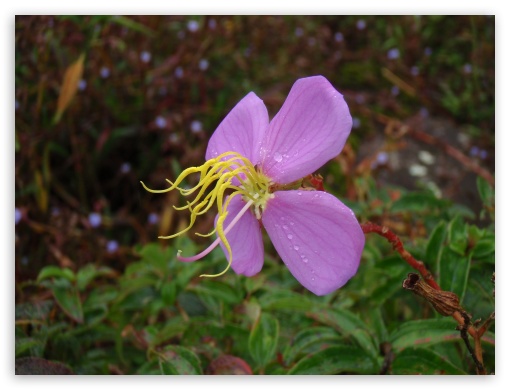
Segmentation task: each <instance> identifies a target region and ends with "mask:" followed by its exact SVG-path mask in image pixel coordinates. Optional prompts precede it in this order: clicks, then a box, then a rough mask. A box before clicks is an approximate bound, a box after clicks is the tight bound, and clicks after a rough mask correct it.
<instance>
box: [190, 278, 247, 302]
mask: <svg viewBox="0 0 510 390" xmlns="http://www.w3.org/2000/svg"><path fill="white" fill-rule="evenodd" d="M189 290H190V291H193V292H196V293H197V295H198V296H199V297H202V296H204V295H205V296H210V297H214V298H215V299H217V300H219V301H221V302H223V303H225V304H228V305H236V304H238V303H240V302H241V300H242V299H243V297H242V295H241V294H240V292H239V291H237V290H235V289H234V288H233V287H232V286H230V285H228V284H226V283H224V282H219V281H216V280H204V281H201V283H198V284H197V285H196V286H193V287H192V288H190V289H189Z"/></svg>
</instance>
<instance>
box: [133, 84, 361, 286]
mask: <svg viewBox="0 0 510 390" xmlns="http://www.w3.org/2000/svg"><path fill="white" fill-rule="evenodd" d="M351 127H352V118H351V115H350V113H349V109H348V107H347V104H346V102H345V100H344V99H343V96H342V95H341V94H340V93H339V92H338V91H336V90H335V89H334V88H333V86H332V85H331V84H330V83H329V81H327V80H326V79H325V78H324V77H322V76H314V77H308V78H303V79H299V80H297V81H296V83H295V84H294V85H293V87H292V89H291V91H290V93H289V96H288V97H287V99H286V101H285V103H284V104H283V107H282V108H281V110H280V112H278V114H277V115H276V116H275V117H274V118H273V120H272V121H271V122H270V121H269V118H268V113H267V109H266V107H265V105H264V103H263V102H262V100H260V99H259V98H258V97H257V96H256V95H255V94H254V93H253V92H250V93H249V94H248V95H246V96H245V97H244V98H243V99H242V100H241V101H240V102H239V103H238V104H237V105H236V106H235V107H234V108H233V109H232V111H231V112H230V113H229V114H228V115H227V117H226V118H225V119H224V120H223V122H222V123H221V124H220V125H219V127H218V128H217V129H216V131H215V132H214V134H213V135H212V137H211V139H210V141H209V145H208V147H207V151H206V160H207V162H206V163H205V164H204V165H203V166H201V167H193V168H188V170H186V171H184V172H183V173H182V174H181V175H180V176H179V178H178V179H177V180H176V181H175V182H174V183H171V187H170V188H168V189H166V190H160V191H156V192H165V191H170V190H172V189H176V188H177V189H179V191H180V192H181V194H183V195H186V196H187V195H190V194H191V193H195V192H197V191H199V193H198V195H197V198H195V200H194V201H193V202H191V203H188V205H187V206H184V207H182V208H180V209H186V208H187V209H189V210H190V211H191V221H190V226H189V227H188V228H187V229H184V231H182V232H180V233H177V234H176V235H179V234H182V233H183V232H185V231H187V230H189V228H190V227H191V226H192V225H193V223H194V221H195V218H196V217H197V216H198V215H200V214H202V213H203V212H205V211H207V210H208V209H209V208H210V207H211V205H212V204H214V203H215V202H216V203H217V207H218V216H217V217H216V222H215V229H214V230H213V232H216V234H217V236H218V238H217V239H216V240H215V241H214V242H213V243H212V244H211V246H209V247H208V248H207V249H206V250H204V251H203V252H202V253H200V254H198V255H196V256H193V257H182V256H181V255H180V253H179V254H178V258H179V259H180V260H182V261H195V260H198V259H200V258H202V257H204V256H205V255H206V254H208V253H209V252H210V251H211V250H212V249H213V248H214V247H215V246H217V245H218V244H220V245H221V246H222V248H223V250H224V252H225V254H226V256H227V258H228V259H229V265H230V264H231V266H232V268H233V269H234V271H235V272H236V273H238V274H243V275H246V276H253V275H255V274H257V273H258V272H260V270H261V269H262V266H263V263H264V246H263V241H262V229H261V226H262V225H263V226H264V228H265V229H266V231H267V233H268V235H269V237H270V239H271V241H272V243H273V245H274V247H275V248H276V250H277V252H278V254H279V255H280V257H281V258H282V260H283V262H284V263H285V264H286V266H287V267H288V269H289V270H290V272H291V273H292V275H294V277H295V278H296V279H297V280H298V281H299V282H300V283H301V284H302V285H303V286H304V287H305V288H307V289H308V290H310V291H311V292H313V293H314V294H316V295H325V294H328V293H331V292H332V291H334V290H336V289H338V288H340V287H342V286H343V285H344V284H345V283H347V281H348V280H349V279H350V278H352V277H353V276H354V275H355V273H356V271H357V269H358V266H359V262H360V257H361V253H362V251H363V246H364V243H365V237H364V234H363V232H362V230H361V228H360V225H359V223H358V221H357V219H356V217H355V216H354V214H353V212H352V211H351V210H350V209H349V208H348V207H346V206H345V205H344V204H343V203H342V202H341V201H340V200H338V199H337V198H336V197H334V196H333V195H330V194H328V193H326V192H323V191H316V190H313V189H311V188H306V187H304V184H305V183H304V181H303V178H305V177H306V176H308V175H310V174H312V173H313V172H315V171H316V170H317V169H319V168H320V167H321V166H322V165H324V164H325V163H326V162H327V161H329V160H330V159H332V158H333V157H335V156H337V155H338V154H339V153H340V152H341V150H342V148H343V146H344V144H345V141H346V139H347V137H348V135H349V133H350V131H351ZM194 172H199V173H200V182H199V184H198V185H197V186H195V187H194V188H191V189H183V188H179V187H178V185H179V184H180V182H181V181H182V180H183V179H184V177H185V176H188V175H189V174H191V173H194ZM213 180H217V182H216V185H215V187H214V189H213V190H211V192H210V193H209V195H205V191H203V189H204V187H205V188H208V187H209V186H210V185H211V183H212V181H213ZM142 184H143V183H142ZM211 194H212V195H211ZM213 232H211V233H213ZM211 233H210V234H211ZM176 235H173V236H169V237H165V238H171V237H175V236H176ZM227 269H228V267H227ZM224 272H225V271H224ZM221 274H223V272H222V273H220V274H218V275H221ZM204 276H217V275H204Z"/></svg>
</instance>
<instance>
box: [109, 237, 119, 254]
mask: <svg viewBox="0 0 510 390" xmlns="http://www.w3.org/2000/svg"><path fill="white" fill-rule="evenodd" d="M118 250H119V243H118V242H117V241H115V240H110V241H108V242H107V243H106V251H107V252H108V253H115V252H117V251H118Z"/></svg>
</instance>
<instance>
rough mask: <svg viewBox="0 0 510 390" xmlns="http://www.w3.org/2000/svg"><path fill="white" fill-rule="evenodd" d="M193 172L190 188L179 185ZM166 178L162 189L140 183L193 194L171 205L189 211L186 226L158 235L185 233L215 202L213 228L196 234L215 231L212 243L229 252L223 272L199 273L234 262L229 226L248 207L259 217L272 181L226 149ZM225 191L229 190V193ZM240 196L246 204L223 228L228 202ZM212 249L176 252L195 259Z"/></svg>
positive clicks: (269, 192)
mask: <svg viewBox="0 0 510 390" xmlns="http://www.w3.org/2000/svg"><path fill="white" fill-rule="evenodd" d="M195 173H198V174H199V178H198V184H196V185H194V186H193V187H191V188H184V187H182V186H181V183H183V182H184V180H185V179H186V178H187V177H188V176H190V175H192V174H195ZM166 181H167V182H168V183H169V184H170V187H168V188H166V189H162V190H152V189H150V188H148V187H147V186H146V185H145V183H143V182H141V183H142V186H143V187H144V189H145V190H147V191H149V192H153V193H165V192H169V191H172V190H178V191H179V193H180V194H181V195H183V196H191V195H193V194H195V196H194V199H193V200H191V201H187V202H186V205H183V206H179V207H177V206H173V207H174V209H175V210H186V209H187V210H189V212H190V221H189V225H188V226H187V227H186V228H184V229H182V230H181V231H179V232H178V233H175V234H172V235H170V236H161V237H159V238H164V239H169V238H174V237H178V236H180V235H182V234H184V233H186V232H187V231H189V230H190V229H191V228H192V227H193V225H194V224H195V221H196V219H197V217H198V216H199V215H202V214H205V213H206V212H208V211H209V210H210V209H211V208H212V207H213V206H214V205H216V207H217V211H218V219H217V221H216V226H215V228H214V229H213V230H212V231H211V232H209V233H206V234H200V233H196V234H197V235H199V236H201V237H209V236H211V235H213V234H214V233H216V234H217V235H218V238H217V240H215V243H216V244H215V245H217V243H219V242H221V243H222V244H223V245H224V248H225V250H226V252H227V254H228V265H227V267H226V268H225V269H224V270H223V271H222V272H220V273H218V274H214V275H209V274H205V275H201V276H203V277H216V276H221V275H223V274H224V273H225V272H227V270H228V269H229V268H230V266H231V264H232V261H233V255H232V248H231V246H230V243H229V242H228V239H227V233H228V231H230V229H232V227H233V226H234V225H235V223H237V221H239V220H240V218H241V216H242V215H243V214H244V213H245V212H247V210H248V209H249V208H251V207H253V208H254V213H255V215H256V216H257V218H259V219H260V215H261V212H262V211H263V209H264V207H265V204H266V202H267V200H268V199H269V198H270V197H272V196H273V195H272V194H271V191H270V187H271V185H272V182H271V180H270V179H269V178H268V177H266V176H265V175H264V174H262V173H261V172H259V171H258V170H257V169H256V168H255V167H254V166H253V164H252V163H251V162H250V161H249V160H248V159H247V158H245V157H244V156H242V155H240V154H239V153H237V152H226V153H222V154H220V155H219V156H217V157H215V158H212V159H209V160H207V161H206V162H205V163H204V164H202V165H201V166H198V167H190V168H187V169H185V170H184V171H183V172H182V173H181V174H180V175H179V176H178V177H177V179H176V180H175V181H174V182H172V181H170V180H168V179H166ZM227 191H229V192H230V194H229V193H228V192H227ZM239 195H241V196H242V197H243V199H244V200H245V202H246V205H245V206H244V207H243V209H242V210H241V211H240V212H239V214H238V215H236V216H235V217H234V218H233V220H232V221H231V222H230V223H229V226H228V227H227V228H224V222H225V220H226V218H227V216H228V207H229V205H230V202H231V201H232V199H234V197H236V196H239ZM211 248H212V247H211V246H210V247H209V248H207V249H206V250H205V251H203V252H202V253H201V254H199V255H196V256H193V257H189V258H184V257H182V256H181V255H180V252H179V253H178V258H179V259H181V260H183V261H195V260H197V259H199V258H201V257H203V256H205V255H206V254H207V253H209V252H210V251H211V250H212V249H211Z"/></svg>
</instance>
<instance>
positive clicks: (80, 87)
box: [78, 79, 87, 91]
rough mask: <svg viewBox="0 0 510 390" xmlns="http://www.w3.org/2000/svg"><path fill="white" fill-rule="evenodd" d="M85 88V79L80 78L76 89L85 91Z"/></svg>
mask: <svg viewBox="0 0 510 390" xmlns="http://www.w3.org/2000/svg"><path fill="white" fill-rule="evenodd" d="M86 88H87V80H84V79H81V80H80V81H79V82H78V90H79V91H85V89H86Z"/></svg>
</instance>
